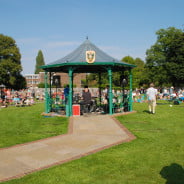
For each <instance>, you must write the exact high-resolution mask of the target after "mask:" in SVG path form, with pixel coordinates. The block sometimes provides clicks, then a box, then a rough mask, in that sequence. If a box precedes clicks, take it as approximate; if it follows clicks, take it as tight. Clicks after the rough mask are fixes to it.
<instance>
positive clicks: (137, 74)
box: [122, 56, 145, 89]
mask: <svg viewBox="0 0 184 184" xmlns="http://www.w3.org/2000/svg"><path fill="white" fill-rule="evenodd" d="M122 61H123V62H126V63H129V64H133V65H136V67H135V68H133V69H132V74H133V89H135V88H140V87H141V86H142V85H143V84H144V77H143V73H144V71H145V69H144V65H145V63H144V61H143V60H141V59H140V58H136V59H134V58H133V57H131V56H125V57H124V58H123V59H122ZM124 75H125V77H126V78H127V79H128V77H129V73H128V71H125V72H124Z"/></svg>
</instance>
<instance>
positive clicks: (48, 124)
mask: <svg viewBox="0 0 184 184" xmlns="http://www.w3.org/2000/svg"><path fill="white" fill-rule="evenodd" d="M43 111H44V105H43V103H38V104H36V105H33V106H30V107H15V106H10V107H8V108H2V109H0V147H7V146H11V145H15V144H20V143H25V142H29V141H34V140H38V139H43V138H46V137H50V136H56V135H60V134H64V133H66V132H67V128H68V119H67V118H62V117H45V116H41V113H42V112H43Z"/></svg>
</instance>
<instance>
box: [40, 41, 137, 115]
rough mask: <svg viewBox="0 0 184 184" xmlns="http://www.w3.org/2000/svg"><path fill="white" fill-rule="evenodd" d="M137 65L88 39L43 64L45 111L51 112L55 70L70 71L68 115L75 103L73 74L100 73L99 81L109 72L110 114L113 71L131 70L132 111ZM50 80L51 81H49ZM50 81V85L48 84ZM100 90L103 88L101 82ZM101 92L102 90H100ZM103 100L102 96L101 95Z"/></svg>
mask: <svg viewBox="0 0 184 184" xmlns="http://www.w3.org/2000/svg"><path fill="white" fill-rule="evenodd" d="M134 67H135V65H132V64H128V63H125V62H122V61H120V60H117V59H115V58H113V57H111V56H109V55H108V54H106V53H105V52H103V51H102V50H101V49H99V48H98V47H97V46H95V45H94V44H93V43H91V42H90V41H89V40H88V39H86V40H85V41H84V42H83V43H82V44H81V45H80V46H79V47H78V48H77V49H75V50H74V51H73V52H71V53H70V54H68V55H67V56H65V57H63V58H62V59H59V60H57V61H55V62H52V63H49V64H47V65H44V66H42V69H43V70H44V71H45V113H49V112H51V105H52V102H53V100H52V95H51V93H49V88H50V91H51V76H52V73H53V72H64V73H68V77H69V96H68V104H67V105H66V106H65V112H66V116H72V115H73V112H72V105H73V76H74V74H75V73H98V76H99V81H100V80H101V74H102V73H107V76H108V86H109V94H108V96H109V106H108V108H109V114H110V115H112V114H113V113H114V110H113V108H114V106H113V93H112V77H113V72H121V73H123V72H125V71H128V72H129V81H128V83H129V94H128V111H132V110H133V107H132V69H133V68H134ZM48 81H49V82H48ZM48 83H50V85H49V86H48ZM99 90H101V87H100V84H99ZM99 94H101V92H99ZM99 98H100V100H101V96H100V95H99Z"/></svg>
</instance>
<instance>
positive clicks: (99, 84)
mask: <svg viewBox="0 0 184 184" xmlns="http://www.w3.org/2000/svg"><path fill="white" fill-rule="evenodd" d="M98 80H99V81H98V90H99V102H100V107H101V105H102V81H101V80H102V79H101V73H98Z"/></svg>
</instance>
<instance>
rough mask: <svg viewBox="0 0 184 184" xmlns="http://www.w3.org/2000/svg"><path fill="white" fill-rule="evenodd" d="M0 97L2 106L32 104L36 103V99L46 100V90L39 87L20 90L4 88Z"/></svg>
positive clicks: (0, 91)
mask: <svg viewBox="0 0 184 184" xmlns="http://www.w3.org/2000/svg"><path fill="white" fill-rule="evenodd" d="M0 97H1V98H0V106H1V107H8V106H9V105H15V106H30V105H33V104H34V103H35V100H37V101H42V100H44V91H43V90H41V89H38V88H37V89H34V88H28V89H23V90H19V91H17V90H12V89H6V88H3V89H1V90H0Z"/></svg>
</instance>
